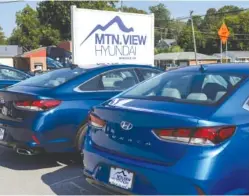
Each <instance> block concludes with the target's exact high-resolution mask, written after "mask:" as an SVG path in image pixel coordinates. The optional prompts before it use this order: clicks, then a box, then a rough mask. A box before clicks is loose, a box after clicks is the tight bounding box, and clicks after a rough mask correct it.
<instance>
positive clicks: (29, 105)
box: [14, 99, 61, 111]
mask: <svg viewBox="0 0 249 196" xmlns="http://www.w3.org/2000/svg"><path fill="white" fill-rule="evenodd" d="M60 103H61V101H59V100H52V99H44V100H33V101H16V102H14V105H15V107H16V108H19V109H25V110H33V111H44V110H49V109H52V108H55V107H57V106H58V105H60Z"/></svg>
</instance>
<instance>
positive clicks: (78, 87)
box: [73, 65, 149, 93]
mask: <svg viewBox="0 0 249 196" xmlns="http://www.w3.org/2000/svg"><path fill="white" fill-rule="evenodd" d="M117 66H118V65H117ZM134 69H136V68H134V67H133V68H118V69H114V70H108V71H105V72H103V73H101V74H98V75H96V76H94V77H92V78H90V79H88V80H86V81H85V82H83V83H81V84H80V85H78V86H77V87H75V88H74V89H73V91H75V92H78V93H93V92H95V93H96V92H122V91H124V90H126V89H123V90H95V91H82V90H80V86H82V85H84V84H85V83H87V82H89V81H90V80H93V79H94V78H97V77H99V76H100V75H103V74H105V73H108V72H112V71H119V70H132V71H133V72H134V74H135V77H136V79H137V83H136V84H138V83H139V82H141V81H140V80H139V79H138V76H137V73H136V71H135V70H134ZM146 69H149V68H146ZM136 84H135V85H136Z"/></svg>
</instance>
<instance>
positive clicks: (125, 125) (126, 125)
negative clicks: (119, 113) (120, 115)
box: [120, 121, 133, 131]
mask: <svg viewBox="0 0 249 196" xmlns="http://www.w3.org/2000/svg"><path fill="white" fill-rule="evenodd" d="M120 126H121V128H122V129H124V130H126V131H129V130H131V129H132V128H133V125H132V124H131V123H129V122H125V121H122V122H121V123H120Z"/></svg>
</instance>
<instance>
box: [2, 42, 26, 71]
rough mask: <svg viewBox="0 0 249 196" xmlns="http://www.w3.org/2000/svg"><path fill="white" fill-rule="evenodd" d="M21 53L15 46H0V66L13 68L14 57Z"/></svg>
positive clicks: (20, 49)
mask: <svg viewBox="0 0 249 196" xmlns="http://www.w3.org/2000/svg"><path fill="white" fill-rule="evenodd" d="M22 52H23V51H22V48H21V47H19V46H17V45H0V64H2V65H8V66H11V67H13V66H14V57H15V56H17V55H20V54H22Z"/></svg>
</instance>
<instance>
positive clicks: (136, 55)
mask: <svg viewBox="0 0 249 196" xmlns="http://www.w3.org/2000/svg"><path fill="white" fill-rule="evenodd" d="M71 20H72V21H71V28H72V44H73V45H72V47H73V51H72V52H73V63H75V64H78V65H80V66H83V67H84V66H87V65H91V64H116V63H117V64H121V63H122V64H123V63H125V64H147V65H153V64H154V15H146V14H132V13H123V12H111V11H99V10H90V9H80V8H76V7H75V6H72V8H71Z"/></svg>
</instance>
